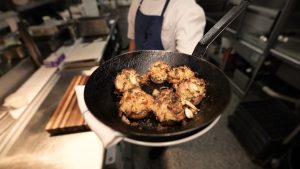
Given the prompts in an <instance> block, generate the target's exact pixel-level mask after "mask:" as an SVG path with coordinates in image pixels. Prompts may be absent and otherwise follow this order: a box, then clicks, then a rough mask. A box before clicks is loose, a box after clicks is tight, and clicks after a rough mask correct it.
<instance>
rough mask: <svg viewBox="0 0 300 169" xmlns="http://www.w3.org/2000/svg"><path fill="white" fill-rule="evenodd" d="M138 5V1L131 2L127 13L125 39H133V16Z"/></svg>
mask: <svg viewBox="0 0 300 169" xmlns="http://www.w3.org/2000/svg"><path fill="white" fill-rule="evenodd" d="M139 4H140V0H133V1H132V2H131V5H130V8H129V11H128V17H127V20H128V32H127V37H128V38H129V39H134V24H135V15H136V11H137V8H138V6H139Z"/></svg>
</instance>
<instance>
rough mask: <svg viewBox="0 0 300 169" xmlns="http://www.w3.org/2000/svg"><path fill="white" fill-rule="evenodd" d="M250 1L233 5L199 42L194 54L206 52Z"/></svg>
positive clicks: (200, 55) (198, 54)
mask: <svg viewBox="0 0 300 169" xmlns="http://www.w3.org/2000/svg"><path fill="white" fill-rule="evenodd" d="M248 4H249V3H248V1H242V2H241V3H240V4H239V5H238V6H235V7H233V8H232V9H231V10H230V11H229V12H227V13H226V14H225V15H224V16H223V17H222V18H221V19H220V20H219V21H218V22H217V23H216V24H215V25H214V26H213V27H212V28H211V29H210V30H209V31H208V32H207V33H206V34H205V35H204V36H203V37H202V39H201V40H200V41H199V42H198V44H197V46H196V47H195V49H194V51H193V54H192V55H193V56H197V57H200V58H203V57H204V54H205V52H206V50H207V48H208V46H209V45H210V44H211V43H212V42H213V41H214V40H215V39H216V38H217V37H218V36H219V34H220V33H222V32H223V31H224V30H225V29H226V28H227V27H228V25H229V24H231V22H232V21H234V20H235V19H236V18H237V17H238V16H239V15H240V14H241V13H242V12H243V11H244V10H245V9H246V8H247V6H248Z"/></svg>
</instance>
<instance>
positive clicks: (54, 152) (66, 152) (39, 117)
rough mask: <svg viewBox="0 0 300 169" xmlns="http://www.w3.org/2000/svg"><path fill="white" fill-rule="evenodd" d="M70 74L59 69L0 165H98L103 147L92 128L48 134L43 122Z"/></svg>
mask: <svg viewBox="0 0 300 169" xmlns="http://www.w3.org/2000/svg"><path fill="white" fill-rule="evenodd" d="M74 74H78V72H65V73H61V75H60V79H59V81H58V82H57V83H56V85H55V86H54V88H53V89H52V90H51V92H50V94H49V95H48V96H47V98H46V99H45V100H44V101H43V103H42V104H41V106H40V107H39V109H38V110H37V111H36V113H35V114H34V116H33V117H32V118H31V120H30V121H29V123H28V125H27V126H26V127H25V129H24V130H23V131H22V133H21V135H20V136H19V137H18V139H17V140H16V142H15V143H14V144H13V145H12V147H11V148H10V149H9V150H8V151H7V153H6V155H5V156H2V157H1V159H0V169H8V168H9V169H17V168H18V169H19V168H22V169H29V168H30V169H41V168H43V169H56V168H57V169H82V168H88V169H94V168H95V169H96V168H97V169H100V168H101V166H102V157H103V154H104V150H103V147H102V144H101V142H100V140H99V139H98V138H97V137H96V135H95V134H94V133H92V132H84V133H76V134H68V135H61V136H54V137H51V136H50V135H49V134H48V133H47V132H46V131H45V125H46V123H47V121H48V120H49V119H50V117H51V114H52V112H53V111H54V110H55V108H56V106H57V104H58V102H59V99H60V98H61V97H62V95H63V93H64V90H65V89H66V88H67V86H68V84H69V82H70V81H71V79H72V77H73V75H74Z"/></svg>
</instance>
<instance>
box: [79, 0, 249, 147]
mask: <svg viewBox="0 0 300 169" xmlns="http://www.w3.org/2000/svg"><path fill="white" fill-rule="evenodd" d="M247 4H248V3H247V2H242V3H241V4H240V5H239V6H236V7H234V8H232V9H231V10H230V11H229V12H228V13H227V14H226V15H225V16H224V17H223V18H222V19H221V20H220V21H219V22H218V23H217V24H216V25H214V27H213V28H212V29H210V30H209V32H208V33H206V34H205V35H204V36H203V38H202V39H201V40H200V42H199V43H198V44H197V46H196V48H195V50H194V52H193V54H192V55H186V54H182V53H174V52H166V51H158V50H148V51H136V52H132V53H126V54H123V55H119V56H116V57H114V58H112V59H110V60H108V61H106V62H104V63H103V64H102V65H100V66H99V68H98V69H97V70H96V71H95V72H94V73H93V74H92V75H91V76H90V78H89V80H88V82H87V84H86V86H85V91H84V99H85V102H86V105H87V107H88V109H89V111H90V112H91V113H92V114H93V115H94V116H95V117H96V118H97V119H98V120H99V121H100V122H102V123H104V124H105V125H107V126H109V127H110V128H112V129H114V130H116V131H119V132H120V133H122V134H124V136H125V137H128V138H132V139H135V140H140V141H148V142H149V141H150V142H163V141H172V140H176V139H180V138H183V137H186V136H189V135H192V134H193V133H195V132H197V131H199V130H201V129H202V128H203V127H205V126H207V125H208V124H209V123H211V122H212V121H213V120H214V119H215V118H216V117H218V116H219V115H220V114H221V113H222V112H223V111H224V110H225V109H226V107H227V106H228V103H229V100H230V95H231V90H230V85H229V82H228V80H227V78H226V76H225V75H224V74H223V73H222V72H221V71H220V70H219V69H218V68H217V67H216V66H214V65H213V64H211V63H209V62H207V61H205V60H203V59H201V58H200V57H203V56H204V54H205V51H206V49H207V47H208V45H209V44H210V43H211V42H212V41H213V40H214V39H215V38H216V37H217V36H218V35H219V34H220V33H221V32H222V31H223V30H224V29H225V28H226V27H227V26H228V25H229V24H230V23H231V22H232V21H233V20H234V19H235V18H236V17H237V16H238V15H239V14H240V13H241V12H242V11H243V10H244V9H245V8H246V6H247ZM158 60H163V61H164V62H166V63H168V64H169V65H171V66H181V65H186V66H188V67H190V68H191V69H192V70H193V71H195V72H197V76H199V77H201V78H203V79H205V81H206V83H207V94H206V95H207V97H206V98H205V99H204V100H203V101H202V102H201V103H200V105H198V107H199V108H200V113H198V114H197V115H196V117H194V118H193V119H191V120H189V121H188V122H187V123H186V124H185V125H172V126H169V127H167V128H164V129H162V130H157V128H156V124H157V121H156V120H155V118H149V119H150V123H151V125H148V123H145V121H143V120H140V121H138V124H139V125H140V127H141V128H140V129H139V128H138V127H132V126H129V125H127V124H125V123H124V122H122V121H121V118H120V117H119V116H118V102H119V99H120V98H119V97H118V96H117V95H116V94H115V93H114V91H115V86H114V79H115V77H116V75H117V73H119V72H120V71H121V70H122V69H124V68H128V67H130V68H134V69H135V70H137V72H138V73H140V74H144V73H146V71H147V69H148V68H149V67H150V65H151V64H152V63H154V62H155V61H158ZM155 87H157V86H155V85H148V86H146V90H149V88H155Z"/></svg>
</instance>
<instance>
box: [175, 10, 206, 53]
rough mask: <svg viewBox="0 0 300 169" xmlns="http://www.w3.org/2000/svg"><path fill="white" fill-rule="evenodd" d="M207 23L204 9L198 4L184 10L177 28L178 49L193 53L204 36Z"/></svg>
mask: <svg viewBox="0 0 300 169" xmlns="http://www.w3.org/2000/svg"><path fill="white" fill-rule="evenodd" d="M181 11H182V10H181ZM205 24H206V20H205V14H204V11H203V9H202V8H201V7H200V6H198V5H197V4H194V5H193V6H192V7H189V9H187V10H184V11H182V15H181V16H180V17H179V20H178V22H177V25H176V30H175V36H176V37H175V40H176V42H175V43H176V50H177V51H178V52H180V53H186V54H192V53H193V51H194V48H195V47H196V45H197V43H198V42H199V40H200V39H201V38H202V36H203V33H204V28H205Z"/></svg>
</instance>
